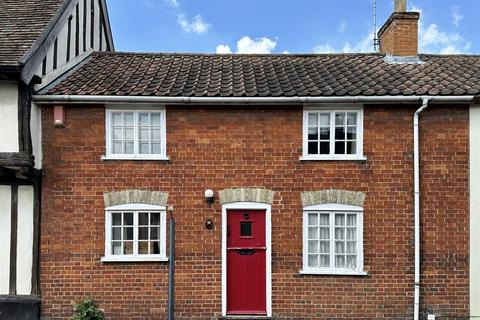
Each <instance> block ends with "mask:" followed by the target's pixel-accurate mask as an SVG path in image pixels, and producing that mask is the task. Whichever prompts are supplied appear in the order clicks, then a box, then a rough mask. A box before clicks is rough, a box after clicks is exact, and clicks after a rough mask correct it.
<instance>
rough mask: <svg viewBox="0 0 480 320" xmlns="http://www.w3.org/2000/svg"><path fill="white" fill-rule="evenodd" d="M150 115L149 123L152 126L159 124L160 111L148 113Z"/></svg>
mask: <svg viewBox="0 0 480 320" xmlns="http://www.w3.org/2000/svg"><path fill="white" fill-rule="evenodd" d="M150 117H151V123H150V124H151V125H152V126H159V125H160V113H159V112H155V113H151V114H150Z"/></svg>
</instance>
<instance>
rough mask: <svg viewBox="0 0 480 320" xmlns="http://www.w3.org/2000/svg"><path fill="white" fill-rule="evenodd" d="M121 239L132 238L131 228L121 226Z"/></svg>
mask: <svg viewBox="0 0 480 320" xmlns="http://www.w3.org/2000/svg"><path fill="white" fill-rule="evenodd" d="M123 240H133V228H132V227H124V228H123Z"/></svg>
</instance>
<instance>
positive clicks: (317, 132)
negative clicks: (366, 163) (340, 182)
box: [302, 108, 363, 160]
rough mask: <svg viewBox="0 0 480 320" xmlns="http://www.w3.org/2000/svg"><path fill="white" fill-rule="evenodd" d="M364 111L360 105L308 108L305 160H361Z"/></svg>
mask: <svg viewBox="0 0 480 320" xmlns="http://www.w3.org/2000/svg"><path fill="white" fill-rule="evenodd" d="M362 111H363V110H362V109H359V108H344V109H323V108H315V109H311V108H306V109H305V110H304V118H303V157H302V159H306V160H316V159H318V160H355V159H362V158H363V112H362Z"/></svg>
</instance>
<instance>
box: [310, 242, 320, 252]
mask: <svg viewBox="0 0 480 320" xmlns="http://www.w3.org/2000/svg"><path fill="white" fill-rule="evenodd" d="M319 252H320V241H317V240H308V253H319Z"/></svg>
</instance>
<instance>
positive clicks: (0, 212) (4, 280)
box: [0, 185, 12, 295]
mask: <svg viewBox="0 0 480 320" xmlns="http://www.w3.org/2000/svg"><path fill="white" fill-rule="evenodd" d="M11 199H12V196H11V187H10V186H2V185H0V244H1V246H2V249H1V252H2V254H0V295H5V294H8V293H9V283H10V282H9V281H10V230H11V227H10V225H11V224H10V223H11V221H10V217H11V210H10V203H11Z"/></svg>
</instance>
